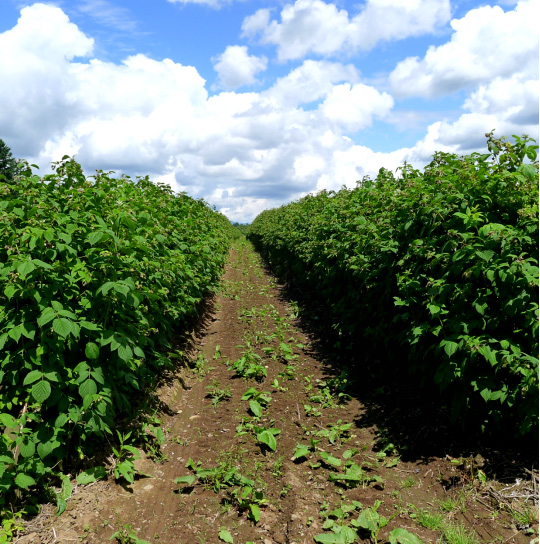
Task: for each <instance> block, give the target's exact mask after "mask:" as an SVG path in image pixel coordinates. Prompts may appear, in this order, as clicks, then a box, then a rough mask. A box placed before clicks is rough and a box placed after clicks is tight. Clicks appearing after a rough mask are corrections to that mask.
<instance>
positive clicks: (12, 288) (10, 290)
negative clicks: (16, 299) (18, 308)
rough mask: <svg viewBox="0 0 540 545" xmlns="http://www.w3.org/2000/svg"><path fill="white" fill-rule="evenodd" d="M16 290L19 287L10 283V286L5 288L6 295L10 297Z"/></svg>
mask: <svg viewBox="0 0 540 545" xmlns="http://www.w3.org/2000/svg"><path fill="white" fill-rule="evenodd" d="M16 291H17V288H16V287H15V286H14V285H13V284H8V286H7V287H6V289H5V290H4V295H5V296H6V297H7V298H8V299H11V298H12V297H13V296H14V295H15V293H16Z"/></svg>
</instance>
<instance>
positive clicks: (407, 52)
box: [0, 0, 539, 221]
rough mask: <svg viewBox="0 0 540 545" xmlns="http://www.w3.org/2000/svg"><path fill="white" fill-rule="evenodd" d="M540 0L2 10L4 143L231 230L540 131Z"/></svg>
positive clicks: (287, 0)
mask: <svg viewBox="0 0 540 545" xmlns="http://www.w3.org/2000/svg"><path fill="white" fill-rule="evenodd" d="M538 11H539V8H538V2H537V1H533V0H520V1H519V2H512V1H510V0H505V1H504V2H496V1H492V2H474V1H465V0H463V1H459V0H458V1H451V0H400V1H392V0H367V1H364V2H349V1H347V0H342V1H338V2H331V1H324V0H282V1H281V2H275V1H268V0H261V1H257V0H243V1H238V0H181V1H180V0H178V1H172V0H152V2H150V1H148V0H130V1H128V0H58V1H55V2H41V3H35V2H25V1H21V0H1V1H0V80H1V81H3V82H4V85H2V86H1V88H0V138H2V139H3V140H4V141H5V142H6V143H7V144H8V145H9V146H10V147H11V149H12V151H13V153H14V155H16V156H18V157H24V158H26V159H28V160H30V161H31V162H34V163H36V164H38V165H39V166H40V169H41V172H42V173H44V172H46V171H47V170H48V168H49V165H50V162H51V161H54V160H57V159H59V158H60V157H61V156H63V155H64V154H66V153H67V154H70V155H75V156H76V158H77V159H78V160H79V161H80V162H81V163H82V164H83V167H84V168H85V169H86V170H87V171H88V172H89V173H91V172H92V171H93V170H94V169H96V168H97V169H99V168H103V169H114V170H117V171H118V172H125V173H128V174H131V175H136V174H150V175H151V177H152V178H153V179H156V180H160V181H165V182H166V183H169V184H170V185H171V187H173V189H175V190H178V191H187V192H188V194H191V195H193V196H195V197H203V198H205V199H206V200H207V201H208V202H210V203H211V204H213V205H215V206H216V207H217V208H218V209H220V210H222V211H223V212H224V213H225V214H227V215H228V216H229V217H230V218H231V219H232V220H235V221H251V220H252V219H253V217H254V216H255V215H256V214H257V213H259V212H260V211H262V210H263V209H265V208H269V207H273V206H278V205H280V204H282V203H284V202H288V201H290V200H293V199H297V198H299V197H301V196H303V195H305V194H307V193H309V192H313V191H317V190H321V189H338V188H339V187H341V186H342V185H348V186H353V185H354V183H355V181H356V180H358V179H360V178H362V176H364V175H366V174H368V175H374V174H375V173H376V172H377V170H378V169H379V168H380V167H381V166H385V167H387V168H391V169H395V168H396V167H397V166H399V165H400V164H402V162H403V161H405V160H406V161H408V162H411V163H413V164H414V165H415V166H418V167H421V166H423V165H425V164H426V163H427V162H429V158H430V156H431V155H432V154H433V152H435V151H437V150H443V151H452V152H456V153H468V152H470V151H474V150H477V149H479V148H480V147H481V146H482V145H483V142H484V141H485V139H484V133H485V132H487V131H489V130H491V129H496V130H497V132H498V133H499V134H505V135H509V136H510V135H511V134H512V133H517V134H523V133H527V134H530V135H531V136H533V137H534V138H537V137H538V91H539V84H538V31H537V29H536V28H535V24H534V23H533V21H534V20H538V19H537V17H538V15H539V13H538Z"/></svg>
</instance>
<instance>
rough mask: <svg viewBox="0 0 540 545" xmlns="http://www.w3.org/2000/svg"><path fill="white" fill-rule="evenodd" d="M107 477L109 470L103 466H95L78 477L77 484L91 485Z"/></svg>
mask: <svg viewBox="0 0 540 545" xmlns="http://www.w3.org/2000/svg"><path fill="white" fill-rule="evenodd" d="M105 477H107V470H106V469H105V468H104V467H103V466H94V467H91V468H89V469H87V470H86V471H83V472H82V473H79V474H78V475H77V484H80V485H83V484H90V483H94V482H96V481H99V480H100V479H105Z"/></svg>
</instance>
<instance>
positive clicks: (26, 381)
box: [23, 370, 43, 386]
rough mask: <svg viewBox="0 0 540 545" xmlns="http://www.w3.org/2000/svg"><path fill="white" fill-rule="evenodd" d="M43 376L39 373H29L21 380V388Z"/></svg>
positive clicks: (35, 371)
mask: <svg viewBox="0 0 540 545" xmlns="http://www.w3.org/2000/svg"><path fill="white" fill-rule="evenodd" d="M42 376H43V373H42V372H41V371H37V370H34V371H30V373H28V374H27V375H26V376H25V377H24V380H23V386H26V385H27V384H32V382H36V380H40V379H41V377H42Z"/></svg>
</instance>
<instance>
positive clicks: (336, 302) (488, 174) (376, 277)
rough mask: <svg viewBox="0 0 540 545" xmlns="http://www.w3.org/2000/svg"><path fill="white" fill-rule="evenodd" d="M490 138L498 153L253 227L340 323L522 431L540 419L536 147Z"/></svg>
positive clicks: (478, 413)
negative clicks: (539, 395) (539, 404)
mask: <svg viewBox="0 0 540 545" xmlns="http://www.w3.org/2000/svg"><path fill="white" fill-rule="evenodd" d="M486 136H488V150H489V152H488V153H485V154H478V153H474V154H472V155H467V156H464V157H458V156H457V155H453V154H448V153H437V154H436V155H435V156H434V158H433V161H432V162H431V163H430V164H429V165H428V166H427V167H426V168H425V170H424V172H420V171H418V170H415V169H413V168H411V166H410V165H407V164H405V165H404V166H403V167H402V168H401V169H400V172H399V175H398V176H394V175H393V174H392V173H391V172H389V171H387V170H384V169H381V170H380V172H379V174H378V176H377V178H376V179H375V180H370V179H369V178H365V179H364V180H363V181H362V182H360V183H359V184H358V187H357V188H355V189H342V190H341V191H339V192H337V193H334V192H322V193H319V194H318V195H316V196H307V197H305V198H303V199H301V200H300V201H298V202H295V203H292V204H289V205H287V206H284V207H281V208H278V209H275V210H269V211H265V212H263V213H262V214H260V215H259V216H258V217H257V218H256V219H255V221H254V222H253V224H252V226H251V229H250V234H249V238H250V239H251V240H252V241H253V243H254V244H255V246H256V248H257V249H259V251H260V252H261V253H262V254H263V255H264V256H265V257H266V258H267V260H268V261H269V262H270V263H271V265H272V266H274V267H275V268H276V269H277V270H278V271H279V272H280V273H281V274H285V275H289V276H291V277H292V278H293V279H294V281H295V282H296V283H297V284H301V285H303V286H305V287H307V288H309V289H310V290H312V291H313V292H314V297H317V298H319V299H320V300H321V301H322V302H324V303H326V305H327V306H328V308H330V309H331V314H332V317H333V320H334V323H335V327H336V328H338V329H339V330H340V331H341V332H342V333H345V334H346V333H349V334H350V335H352V336H353V337H354V338H363V339H365V342H366V343H369V344H370V346H376V347H378V348H381V347H382V348H386V350H388V351H390V350H391V349H392V348H393V349H394V350H393V352H391V354H392V356H394V358H393V362H394V364H395V365H396V366H404V365H406V366H407V367H408V368H409V369H410V370H411V371H412V372H413V373H416V376H417V377H418V379H419V380H420V381H423V382H424V383H426V384H427V385H430V384H431V385H432V384H433V383H435V384H437V385H439V386H440V388H441V389H442V390H445V391H446V392H448V393H449V394H450V395H451V396H452V399H453V403H452V409H453V415H454V417H455V418H464V419H466V420H467V421H468V422H471V421H474V422H476V424H477V425H479V426H481V427H482V428H485V427H486V426H487V427H489V428H490V429H491V430H496V429H498V427H499V426H503V425H504V426H508V425H510V426H513V427H514V428H515V432H516V435H524V434H528V433H529V432H531V431H534V430H535V429H537V426H538V358H537V357H538V251H539V247H538V161H537V159H536V157H537V154H536V150H537V146H533V145H530V140H529V139H528V138H526V137H523V138H517V137H516V141H515V143H514V144H510V143H509V142H507V141H506V140H505V139H500V140H496V139H494V138H493V136H492V134H489V135H486ZM526 163H527V164H526ZM396 346H397V347H400V348H399V349H398V350H396ZM404 347H405V350H404V349H403V348H404ZM398 354H399V355H400V357H395V356H397V355H398Z"/></svg>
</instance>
